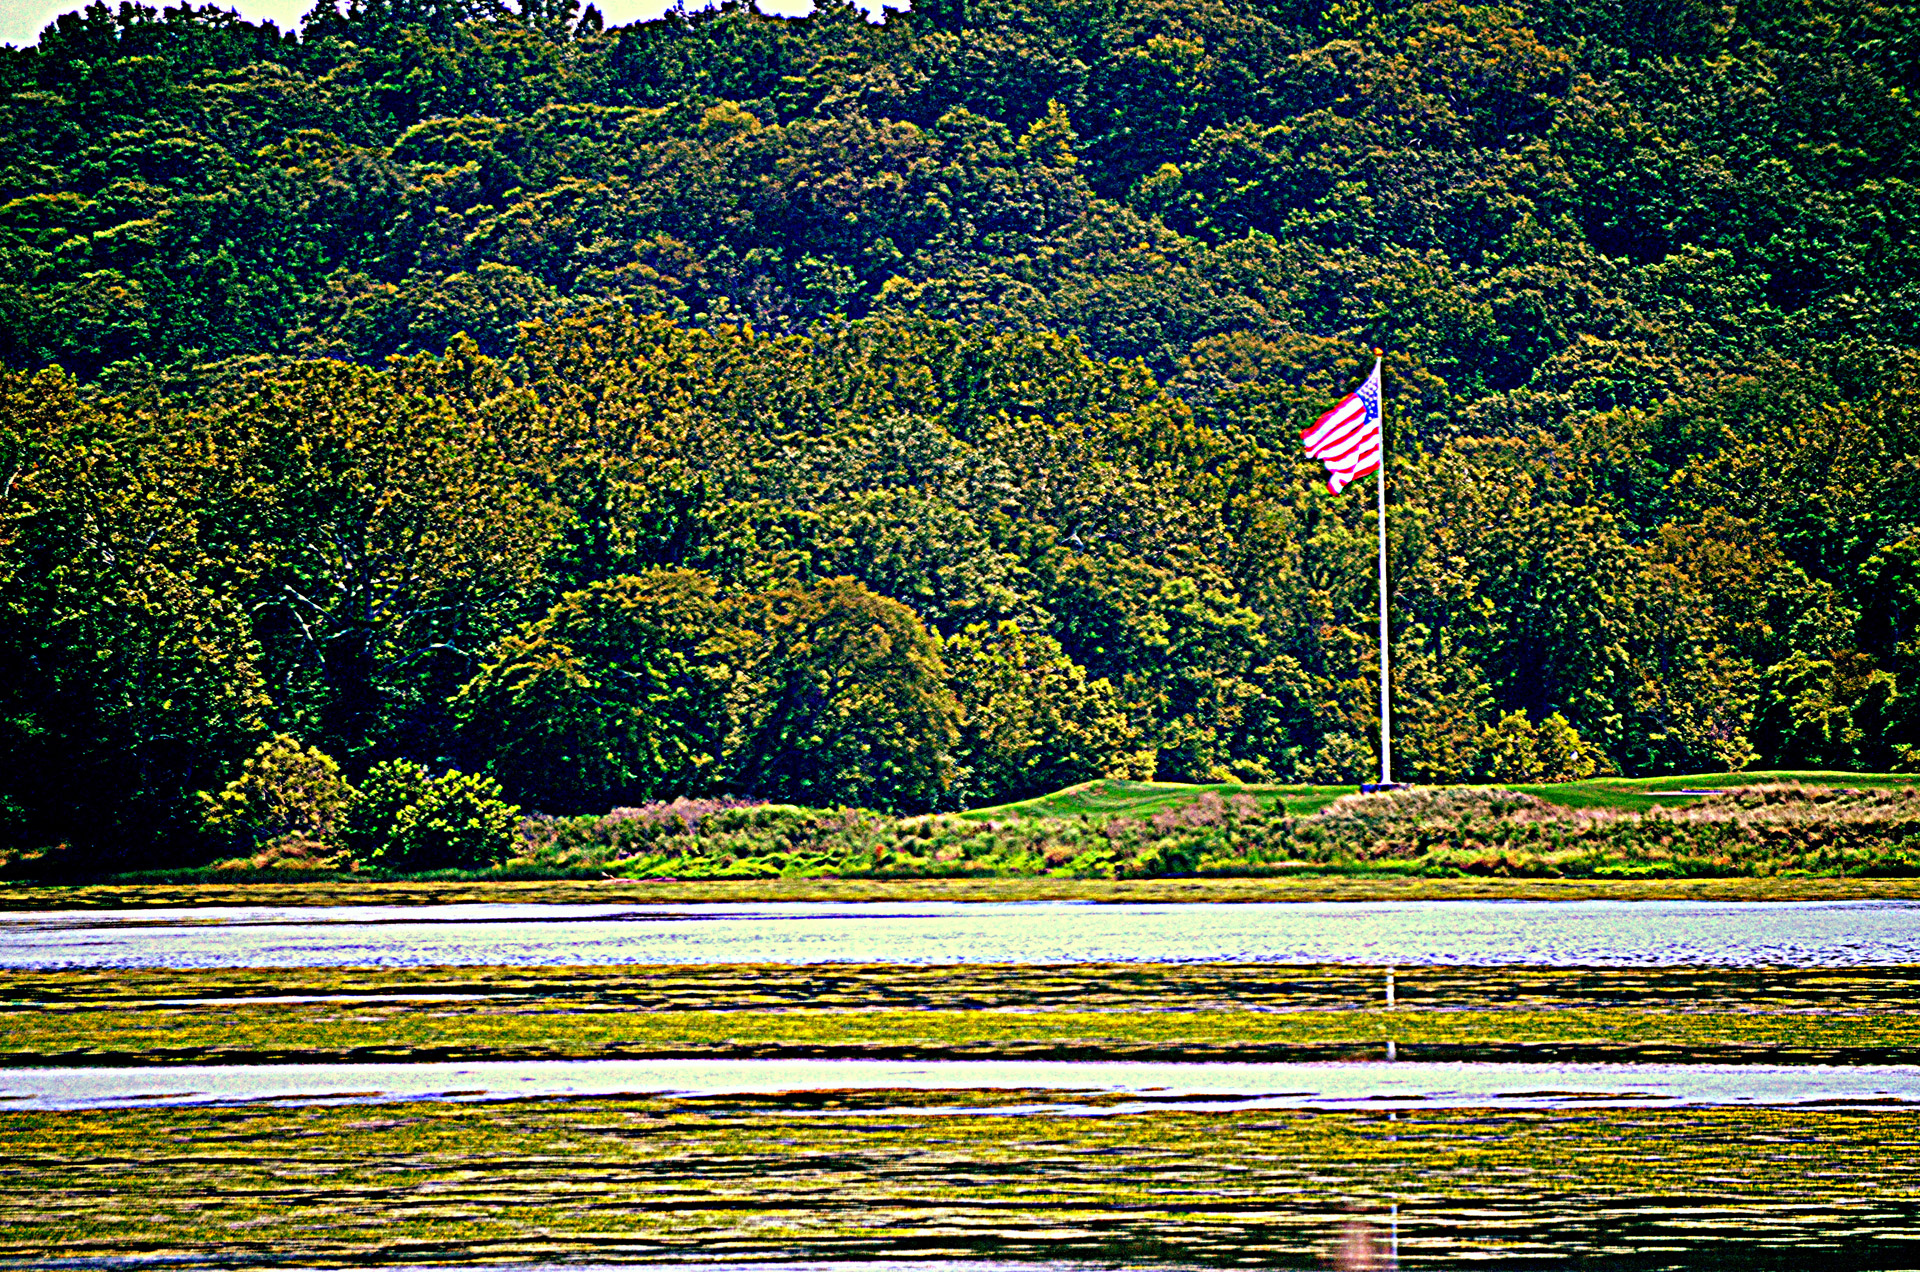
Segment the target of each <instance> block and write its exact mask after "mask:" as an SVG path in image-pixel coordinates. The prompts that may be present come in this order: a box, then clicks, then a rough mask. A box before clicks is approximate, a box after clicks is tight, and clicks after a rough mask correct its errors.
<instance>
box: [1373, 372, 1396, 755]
mask: <svg viewBox="0 0 1920 1272" xmlns="http://www.w3.org/2000/svg"><path fill="white" fill-rule="evenodd" d="M1380 356H1381V355H1380V350H1378V349H1375V350H1374V351H1373V373H1374V374H1375V375H1379V374H1380ZM1375 489H1376V490H1377V491H1378V492H1379V499H1380V781H1381V783H1382V784H1385V783H1388V782H1391V781H1393V716H1392V713H1391V708H1390V707H1389V706H1388V705H1387V387H1386V382H1385V381H1384V380H1383V381H1382V382H1381V385H1380V467H1379V469H1378V480H1377V482H1376V483H1375Z"/></svg>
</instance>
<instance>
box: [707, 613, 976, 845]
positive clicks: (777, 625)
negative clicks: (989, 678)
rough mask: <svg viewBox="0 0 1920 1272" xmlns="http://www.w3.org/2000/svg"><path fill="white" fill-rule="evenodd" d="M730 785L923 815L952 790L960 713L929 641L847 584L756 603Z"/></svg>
mask: <svg viewBox="0 0 1920 1272" xmlns="http://www.w3.org/2000/svg"><path fill="white" fill-rule="evenodd" d="M742 625H743V626H745V627H746V628H747V629H748V630H750V631H752V632H753V633H754V636H755V638H756V639H755V643H754V645H753V647H752V648H751V650H750V652H749V654H748V659H747V662H746V666H745V668H744V674H743V675H741V676H740V677H738V678H737V679H736V680H735V682H734V689H733V694H732V700H733V713H734V719H735V721H736V723H735V726H734V730H733V735H732V737H731V738H730V739H729V742H728V746H727V753H726V759H725V769H724V771H725V774H726V778H727V781H728V783H729V784H730V785H732V786H733V787H734V788H736V789H738V790H741V791H743V792H747V793H751V794H756V795H763V796H766V797H768V798H771V799H782V800H789V801H792V802H794V803H802V804H815V805H834V804H849V805H859V806H864V807H871V808H878V809H884V810H889V811H922V810H925V809H929V808H932V807H935V806H937V805H938V804H940V803H941V802H942V801H943V800H944V799H945V798H946V797H947V793H948V791H949V790H950V789H951V788H952V785H953V776H954V773H953V747H954V745H955V743H956V742H957V741H958V739H959V721H960V719H961V712H960V705H959V703H958V702H957V701H956V700H955V698H954V695H953V691H952V690H951V689H949V688H948V687H947V678H946V668H945V667H944V666H943V665H942V663H941V660H940V647H939V641H938V638H937V637H935V636H934V634H933V633H932V632H930V631H928V630H927V628H926V626H925V625H924V624H922V623H921V621H920V620H919V618H918V617H917V616H915V614H914V613H913V611H912V610H910V609H908V608H907V607H906V606H904V605H901V604H900V603H899V602H897V601H891V600H888V599H887V598H886V597H884V596H880V595H878V594H876V593H874V592H871V591H868V590H867V589H866V588H865V587H862V586H861V585H860V584H859V583H857V582H855V581H854V580H852V579H832V580H829V581H827V582H824V583H819V584H815V585H814V586H812V587H805V588H785V589H780V590H776V591H774V592H771V593H768V594H767V595H765V596H764V597H759V598H755V599H754V600H753V601H751V602H749V603H748V604H747V606H746V609H745V612H744V613H743V615H742Z"/></svg>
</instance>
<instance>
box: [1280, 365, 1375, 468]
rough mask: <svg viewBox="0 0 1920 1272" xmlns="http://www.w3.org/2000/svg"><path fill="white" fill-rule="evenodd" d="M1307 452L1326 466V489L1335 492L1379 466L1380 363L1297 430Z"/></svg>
mask: <svg viewBox="0 0 1920 1272" xmlns="http://www.w3.org/2000/svg"><path fill="white" fill-rule="evenodd" d="M1300 441H1301V442H1302V443H1303V444H1305V446H1306V448H1307V454H1308V456H1310V457H1311V458H1313V459H1317V460H1320V461H1321V462H1322V463H1324V464H1326V466H1327V489H1328V490H1331V491H1332V492H1333V493H1334V494H1336V495H1337V494H1339V493H1340V492H1341V491H1343V490H1345V489H1346V488H1347V483H1348V482H1350V481H1352V480H1353V479H1354V478H1355V477H1364V476H1366V475H1367V474H1368V473H1370V472H1372V471H1373V470H1374V469H1376V468H1378V467H1380V448H1381V445H1382V443H1381V438H1380V363H1379V360H1378V359H1376V360H1375V361H1374V364H1373V374H1372V375H1370V376H1368V377H1367V379H1366V382H1365V383H1364V384H1362V385H1361V386H1360V387H1359V388H1357V389H1355V390H1354V391H1353V392H1351V393H1349V394H1347V396H1345V397H1343V398H1341V399H1340V400H1339V401H1338V402H1335V403H1334V404H1333V409H1332V410H1331V411H1328V412H1327V413H1326V414H1325V415H1322V416H1321V417H1320V418H1319V419H1318V420H1316V421H1314V424H1313V427H1311V428H1305V429H1302V430H1300Z"/></svg>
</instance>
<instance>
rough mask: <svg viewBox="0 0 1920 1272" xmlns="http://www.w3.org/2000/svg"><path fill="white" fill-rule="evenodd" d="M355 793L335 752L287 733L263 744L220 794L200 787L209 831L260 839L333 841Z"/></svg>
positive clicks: (260, 841) (262, 842)
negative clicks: (331, 753) (337, 761)
mask: <svg viewBox="0 0 1920 1272" xmlns="http://www.w3.org/2000/svg"><path fill="white" fill-rule="evenodd" d="M353 798H354V790H353V787H351V786H349V785H348V784H347V781H346V779H345V778H343V777H342V776H341V775H340V766H339V765H338V764H336V763H334V761H333V757H332V756H330V755H328V754H326V753H325V752H324V751H321V750H320V749H319V748H317V747H309V746H302V745H301V744H300V743H299V742H298V741H297V740H296V739H294V738H291V737H288V736H287V735H286V734H284V733H281V734H276V735H275V736H274V737H273V738H271V739H270V740H268V741H266V742H263V743H261V744H260V748H259V749H258V750H256V751H255V752H254V753H253V755H252V756H250V757H249V758H248V759H247V761H246V763H245V764H244V765H243V766H242V767H241V771H240V776H238V777H236V778H234V779H233V781H231V782H229V783H227V785H226V787H225V788H223V789H222V790H220V791H219V792H218V793H212V792H208V791H202V792H200V801H201V808H202V816H203V817H204V819H205V821H206V825H207V828H208V829H209V830H212V831H214V832H216V833H218V834H223V835H244V836H248V837H250V838H251V839H253V840H254V841H255V842H257V843H261V844H276V843H283V842H285V841H289V840H300V841H306V842H310V843H314V844H328V843H330V842H331V841H332V840H333V838H334V833H335V831H336V830H337V829H338V828H339V825H340V819H341V816H342V814H343V813H344V812H345V811H346V809H347V806H348V804H349V803H351V802H352V800H353Z"/></svg>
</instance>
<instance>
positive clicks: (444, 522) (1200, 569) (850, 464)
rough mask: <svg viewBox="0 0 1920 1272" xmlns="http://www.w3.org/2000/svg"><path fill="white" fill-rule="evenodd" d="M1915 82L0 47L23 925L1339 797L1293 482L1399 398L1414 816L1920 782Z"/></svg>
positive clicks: (1518, 30)
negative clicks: (35, 897)
mask: <svg viewBox="0 0 1920 1272" xmlns="http://www.w3.org/2000/svg"><path fill="white" fill-rule="evenodd" d="M1916 32H1920V8H1916V7H1915V5H1914V4H1913V3H1911V0H1893V2H1891V3H1884V4H1874V5H1869V4H1864V3H1859V2H1857V0H1808V2H1807V3H1804V4H1800V5H1798V6H1789V5H1779V4H1772V5H1747V6H1715V5H1708V4H1704V3H1697V2H1696V0H1649V2H1648V3H1640V2H1639V0H1635V3H1628V2H1627V0H1581V2H1580V3H1560V2H1558V0H1554V2H1552V3H1549V2H1548V0H1528V2H1527V3H1523V4H1519V5H1510V6H1487V5H1477V4H1469V3H1462V2H1461V0H1378V2H1377V3H1369V4H1365V5H1358V6H1356V5H1352V4H1346V3H1331V2H1330V0H1297V2H1295V0H1289V2H1288V3H1265V2H1257V0H1205V2H1204V3H1202V2H1201V0H1115V2H1114V3H1108V4H1101V5H1093V6H1088V5H1084V4H1066V3H1059V2H1057V0H985V2H983V3H969V4H964V5H963V4H958V3H954V2H953V0H929V2H928V3H924V4H919V5H916V6H914V7H913V9H912V10H911V11H910V12H909V11H893V12H890V13H888V14H887V15H886V20H885V21H884V22H880V21H869V20H868V17H867V15H865V14H863V13H862V12H861V11H860V10H858V9H856V8H854V7H852V6H851V5H847V4H839V3H829V4H826V5H824V6H823V7H822V8H820V9H819V10H818V11H817V12H815V13H813V14H812V15H811V16H809V17H805V18H801V19H792V20H788V19H780V18H775V17H772V16H770V15H767V14H765V13H762V12H760V11H759V10H757V9H756V8H754V7H753V6H752V5H751V4H728V5H724V6H722V7H720V8H717V9H712V10H701V11H698V12H683V11H679V10H675V11H674V12H671V13H669V14H668V15H667V16H665V17H663V18H662V19H660V20H658V21H652V22H643V23H634V24H628V25H624V26H618V27H609V26H608V25H607V24H606V22H605V21H604V20H603V18H602V15H601V14H599V12H598V11H596V10H592V9H590V8H589V9H586V10H581V9H578V8H577V7H575V6H574V5H573V4H572V3H571V2H570V0H552V2H548V0H540V2H539V3H534V2H532V0H529V2H528V3H526V4H516V5H501V4H493V3H480V2H478V0H460V2H459V3H453V2H451V0H354V2H353V3H349V4H346V5H344V6H335V5H333V4H331V3H329V4H322V5H320V6H318V7H317V8H316V9H315V10H314V11H313V14H312V15H311V16H310V17H309V18H308V19H307V20H306V21H305V22H304V23H303V24H301V26H300V28H299V29H298V30H297V31H282V30H279V29H278V28H275V27H273V26H271V25H260V24H252V23H248V22H245V21H242V20H240V19H238V18H236V17H235V16H234V15H232V14H230V13H227V12H225V11H221V10H217V9H214V8H192V7H188V6H182V7H178V8H172V9H166V10H164V11H162V10H158V9H155V8H149V7H143V6H141V5H138V4H128V5H121V6H119V7H117V8H110V7H109V6H107V5H105V4H95V5H93V6H92V7H91V8H89V9H87V10H86V11H85V12H84V13H78V14H70V15H67V16H64V17H62V18H60V19H59V20H58V21H57V22H55V23H54V24H53V25H52V26H50V27H49V28H48V29H47V30H46V31H45V32H44V33H43V34H42V35H41V37H40V38H39V40H38V41H37V42H36V43H35V44H34V45H32V46H31V47H26V48H8V49H4V50H0V137H4V139H5V140H4V143H3V144H0V266H4V268H0V754H4V755H5V756H6V757H7V759H8V762H7V764H6V765H5V766H4V769H0V873H4V872H6V871H9V870H15V869H20V870H26V869H34V870H38V869H43V868H52V867H51V865H50V864H49V863H52V862H56V861H58V862H64V863H67V864H69V865H72V866H74V867H75V868H81V867H84V868H86V869H109V870H111V869H122V868H148V867H176V866H189V865H192V864H195V863H204V862H207V861H210V860H213V859H215V858H217V857H220V856H226V855H234V854H252V853H258V852H265V851H269V850H271V851H272V852H274V853H278V854H279V855H280V856H281V857H284V858H286V859H288V860H295V859H299V860H308V861H323V860H329V859H331V856H330V855H331V854H337V853H348V854H349V855H353V856H354V857H355V859H357V860H360V861H361V862H362V863H363V864H368V863H375V862H384V863H386V864H387V865H389V866H400V865H404V866H406V867H407V868H409V869H412V868H414V867H421V868H424V867H428V866H433V867H447V868H469V867H471V868H481V867H485V866H486V865H487V864H488V863H490V862H494V861H497V860H499V859H501V858H502V857H503V856H505V855H508V854H510V853H511V852H513V851H515V850H516V849H515V848H514V844H515V840H514V835H515V833H516V831H515V827H516V826H517V825H518V824H519V820H518V819H519V817H520V815H521V814H525V813H538V814H543V815H553V816H584V815H599V814H605V813H608V812H609V811H610V810H614V809H622V808H637V807H643V806H648V805H651V804H653V803H656V802H663V801H671V800H673V799H676V798H681V797H686V798H694V799H714V798H722V797H734V798H740V799H749V800H766V801H775V802H781V803H790V804H793V805H799V806H807V807H814V808H825V807H837V806H851V807H861V808H869V809H875V810H881V811H883V812H885V813H887V814H889V815H897V816H918V815H924V814H928V813H952V812H957V811H959V810H964V809H999V808H1000V807H1001V806H1003V805H1007V804H1008V803H1009V801H1013V800H1016V798H1017V797H1021V796H1025V795H1027V794H1029V793H1031V792H1034V791H1043V790H1057V789H1061V788H1070V787H1075V786H1078V785H1080V784H1083V783H1086V782H1088V781H1090V780H1092V779H1095V778H1098V777H1100V776H1102V775H1120V776H1124V777H1126V778H1129V779H1132V780H1134V781H1137V782H1141V783H1148V784H1150V785H1148V786H1146V787H1142V788H1139V789H1138V790H1135V788H1114V787H1105V786H1103V787H1100V788H1098V789H1099V792H1100V793H1099V794H1098V795H1086V796H1075V797H1072V798H1068V799H1066V800H1065V801H1064V802H1060V799H1059V797H1050V798H1053V799H1055V803H1054V804H1049V805H1047V807H1059V808H1062V809H1075V808H1078V809H1080V811H1085V812H1089V813H1097V814H1103V815H1104V813H1105V812H1106V811H1108V808H1109V804H1110V803H1111V801H1113V800H1116V799H1120V800H1132V799H1135V798H1136V797H1137V798H1138V799H1139V800H1140V801H1141V802H1139V803H1137V804H1131V805H1130V804H1124V803H1123V804H1114V805H1112V807H1113V808H1114V809H1116V810H1118V809H1122V808H1131V809H1133V811H1136V812H1142V813H1145V812H1148V811H1150V810H1151V809H1152V808H1154V807H1157V806H1160V805H1156V804H1155V800H1157V799H1160V798H1161V796H1160V795H1157V794H1155V793H1154V792H1157V791H1160V790H1161V789H1162V788H1163V786H1164V784H1166V783H1183V784H1189V785H1192V786H1196V787H1209V788H1217V791H1224V790H1226V789H1227V788H1228V787H1229V786H1233V787H1236V788H1243V789H1245V790H1247V791H1249V792H1253V797H1254V798H1255V799H1256V801H1260V800H1264V801H1267V802H1268V803H1271V802H1273V801H1275V800H1278V801H1280V802H1282V803H1284V804H1285V805H1286V806H1287V807H1288V808H1289V809H1294V810H1302V811H1304V810H1307V809H1310V808H1312V807H1313V806H1314V805H1315V802H1316V801H1323V800H1324V799H1325V796H1326V793H1327V792H1328V791H1330V790H1333V789H1337V788H1340V787H1342V786H1344V785H1351V784H1352V783H1354V782H1356V781H1359V780H1362V779H1364V777H1365V776H1366V775H1367V774H1368V773H1370V772H1372V771H1375V769H1376V767H1377V764H1376V759H1375V757H1374V755H1373V746H1374V742H1373V740H1372V739H1373V731H1374V720H1375V712H1376V707H1375V702H1376V696H1375V695H1376V693H1377V687H1376V685H1375V680H1374V677H1375V670H1376V666H1377V652H1376V646H1375V640H1376V637H1375V631H1376V627H1375V622H1376V618H1375V606H1376V594H1375V590H1374V588H1375V583H1374V579H1375V573H1374V571H1375V561H1374V553H1375V544H1376V542H1377V535H1378V530H1379V527H1378V526H1377V524H1376V522H1375V513H1374V502H1373V494H1372V491H1371V490H1370V489H1368V488H1367V485H1368V483H1366V482H1364V481H1363V482H1362V484H1361V488H1359V489H1352V490H1348V491H1347V492H1345V493H1344V494H1341V495H1338V496H1336V495H1333V494H1331V493H1329V492H1328V490H1327V487H1326V479H1325V472H1324V470H1323V469H1322V468H1321V467H1320V466H1319V465H1317V464H1316V463H1314V462H1312V461H1309V460H1307V459H1306V458H1305V457H1304V456H1303V454H1302V453H1301V450H1300V444H1299V437H1300V430H1301V429H1302V428H1303V426H1306V425H1308V424H1311V423H1312V422H1313V421H1314V420H1315V419H1316V418H1317V417H1318V416H1319V414H1320V413H1321V412H1322V411H1325V410H1326V409H1327V408H1328V406H1329V405H1330V404H1331V403H1332V402H1333V401H1335V400H1336V399H1337V398H1339V396H1340V395H1342V394H1344V393H1346V392H1347V391H1348V390H1350V389H1351V388H1353V387H1354V385H1355V384H1356V383H1357V382H1358V381H1359V380H1360V378H1361V377H1362V376H1364V375H1365V374H1366V373H1367V371H1368V369H1369V368H1370V367H1371V366H1372V364H1373V358H1374V354H1373V351H1374V350H1375V349H1376V348H1378V349H1382V350H1384V351H1385V355H1384V359H1385V360H1384V376H1385V380H1384V384H1385V402H1386V408H1385V416H1384V421H1385V422H1384V427H1385V436H1386V444H1387V451H1388V454H1389V457H1390V459H1389V475H1388V483H1387V484H1388V499H1389V506H1390V510H1391V511H1390V519H1389V527H1388V528H1389V536H1388V537H1389V557H1390V561H1389V574H1390V577H1391V580H1392V588H1393V617H1394V637H1393V639H1394V648H1393V650H1392V651H1391V652H1392V655H1393V657H1392V664H1393V667H1394V669H1395V680H1394V710H1395V716H1396V721H1397V727H1398V729H1399V733H1398V735H1397V737H1396V759H1397V760H1398V762H1399V764H1400V769H1401V771H1402V772H1403V773H1404V774H1405V775H1406V776H1408V777H1410V778H1412V779H1414V780H1416V781H1418V782H1420V783H1422V784H1424V785H1426V786H1438V785H1444V784H1495V785H1501V786H1509V787H1517V788H1524V789H1527V790H1534V789H1542V790H1546V789H1547V788H1548V787H1550V788H1551V791H1552V792H1557V793H1558V794H1557V796H1553V797H1554V798H1558V799H1560V800H1563V801H1567V802H1577V801H1586V802H1588V803H1589V804H1596V805H1601V806H1623V807H1640V806H1644V804H1645V803H1646V802H1647V801H1654V802H1657V801H1661V800H1665V799H1667V798H1668V797H1665V796H1658V795H1649V794H1646V792H1647V791H1649V790H1654V789H1664V788H1663V787H1662V786H1660V782H1663V781H1666V780H1667V779H1657V780H1655V781H1654V783H1653V784H1652V785H1648V784H1646V783H1644V782H1643V783H1641V784H1639V785H1634V784H1632V782H1627V783H1602V784H1600V785H1595V786H1583V785H1577V783H1580V782H1583V781H1585V780H1587V779H1589V778H1592V777H1593V775H1594V774H1596V773H1602V772H1616V771H1617V772H1621V773H1625V774H1628V775H1630V777H1631V778H1632V779H1633V780H1634V781H1638V780H1639V779H1640V778H1641V777H1642V776H1644V775H1649V774H1660V773H1692V774H1712V773H1715V772H1719V771H1722V770H1726V769H1738V770H1741V771H1742V772H1748V771H1761V770H1765V771H1775V770H1779V771H1800V770H1807V771H1816V770H1818V771H1828V770H1831V771H1842V770H1854V769H1859V770H1870V771H1875V772H1893V771H1900V770H1908V771H1911V770H1916V769H1920V749H1916V748H1920V643H1917V642H1916V640H1915V633H1916V632H1920V415H1916V413H1915V410H1914V403H1915V402H1916V401H1920V325H1917V324H1916V315H1920V100H1916V99H1915V97H1914V96H1913V94H1912V86H1913V85H1914V84H1915V83H1916V82H1920V43H1917V42H1916V41H1917V40H1920V36H1917V35H1916ZM249 764H251V767H249ZM450 773H452V774H457V776H449V774H450ZM1687 780H1688V781H1694V780H1699V781H1702V782H1705V781H1707V780H1709V779H1706V778H1699V779H1692V778H1690V779H1687ZM1714 780H1718V779H1714ZM1729 780H1731V779H1729ZM1567 783H1575V784H1574V785H1568V784H1567ZM1309 786H1311V787H1312V788H1313V789H1312V792H1311V793H1309V792H1308V791H1307V789H1306V788H1307V787H1309ZM1216 793H1217V792H1216ZM1635 801H1640V803H1635ZM1030 803H1031V801H1027V802H1025V803H1022V804H1020V805H1019V808H1021V809H1025V808H1027V806H1028V804H1030ZM1082 805H1084V807H1082ZM408 810H412V811H408ZM996 815H999V814H996ZM1004 815H1023V816H1024V815H1026V814H1025V813H1018V814H1016V813H1011V812H1007V813H1004ZM32 863H39V864H32Z"/></svg>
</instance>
